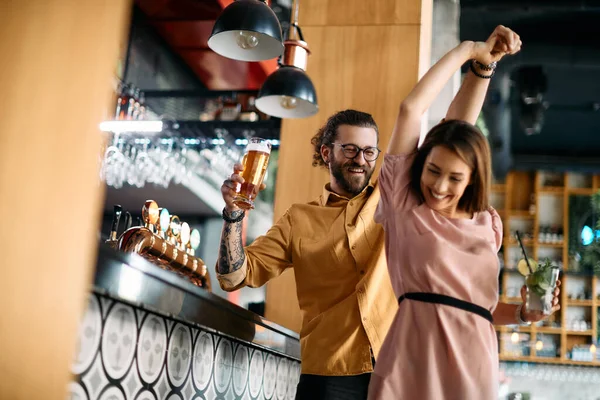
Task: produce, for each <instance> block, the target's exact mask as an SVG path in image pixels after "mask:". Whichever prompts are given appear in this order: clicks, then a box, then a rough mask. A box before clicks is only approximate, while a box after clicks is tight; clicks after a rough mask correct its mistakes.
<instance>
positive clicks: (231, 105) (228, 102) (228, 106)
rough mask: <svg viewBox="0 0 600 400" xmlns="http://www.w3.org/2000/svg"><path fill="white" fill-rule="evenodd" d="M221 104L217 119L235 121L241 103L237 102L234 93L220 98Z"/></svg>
mask: <svg viewBox="0 0 600 400" xmlns="http://www.w3.org/2000/svg"><path fill="white" fill-rule="evenodd" d="M222 103H223V106H222V108H221V110H220V112H219V115H218V119H219V120H221V121H235V120H236V119H238V116H239V115H240V111H241V110H242V105H241V104H240V103H238V101H237V98H236V96H235V95H233V96H232V97H225V98H223V99H222Z"/></svg>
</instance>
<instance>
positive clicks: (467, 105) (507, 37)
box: [446, 25, 521, 124]
mask: <svg viewBox="0 0 600 400" xmlns="http://www.w3.org/2000/svg"><path fill="white" fill-rule="evenodd" d="M486 43H495V46H494V49H493V50H492V52H493V53H496V54H498V55H499V56H500V57H503V56H505V55H512V54H515V53H517V52H519V50H521V38H520V37H519V35H517V34H516V33H515V32H513V31H512V30H510V29H509V28H507V27H505V26H502V25H499V26H497V27H496V29H495V30H494V32H492V34H491V35H490V37H489V38H488V39H487V40H486ZM477 61H478V62H479V63H482V61H481V60H477ZM482 64H483V63H482ZM471 68H474V69H475V71H476V72H477V74H479V75H480V76H477V75H475V73H473V70H472V69H471ZM494 68H495V66H494ZM492 75H493V70H489V69H484V68H482V67H481V66H480V65H479V64H478V63H472V65H470V66H469V70H468V72H467V74H466V77H465V79H464V81H463V83H462V85H461V87H460V90H459V91H458V93H457V94H456V96H455V97H454V100H452V104H450V108H449V109H448V113H447V114H446V119H459V120H462V121H467V122H469V123H471V124H475V122H476V121H477V117H478V116H479V113H480V112H481V107H482V106H483V102H484V100H485V95H486V93H487V89H488V86H489V84H490V79H486V78H482V76H490V77H491V76H492Z"/></svg>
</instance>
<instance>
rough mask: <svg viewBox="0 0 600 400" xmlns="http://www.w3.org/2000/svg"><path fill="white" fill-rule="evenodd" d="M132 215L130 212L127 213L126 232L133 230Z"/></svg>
mask: <svg viewBox="0 0 600 400" xmlns="http://www.w3.org/2000/svg"><path fill="white" fill-rule="evenodd" d="M131 220H132V218H131V213H130V212H129V211H126V212H125V230H128V229H129V228H131Z"/></svg>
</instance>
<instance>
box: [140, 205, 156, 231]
mask: <svg viewBox="0 0 600 400" xmlns="http://www.w3.org/2000/svg"><path fill="white" fill-rule="evenodd" d="M142 221H143V222H144V226H145V227H146V228H148V229H150V231H153V228H154V225H155V224H156V222H157V221H158V204H156V202H155V201H154V200H146V203H144V206H143V207H142Z"/></svg>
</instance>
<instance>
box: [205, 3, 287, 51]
mask: <svg viewBox="0 0 600 400" xmlns="http://www.w3.org/2000/svg"><path fill="white" fill-rule="evenodd" d="M282 42H283V39H282V34H281V25H279V20H278V19H277V16H276V15H275V13H274V12H273V10H271V8H270V7H269V6H268V5H267V4H265V3H264V2H263V1H260V0H237V1H234V2H233V3H231V4H230V5H228V6H227V7H225V9H224V10H223V12H222V13H221V15H219V18H217V21H216V22H215V25H214V26H213V30H212V34H211V35H210V38H209V39H208V47H210V48H211V49H212V50H213V51H214V52H215V53H218V54H220V55H222V56H223V57H227V58H232V59H234V60H240V61H262V60H270V59H272V58H275V57H279V56H280V55H281V53H282V52H283V43H282Z"/></svg>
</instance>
